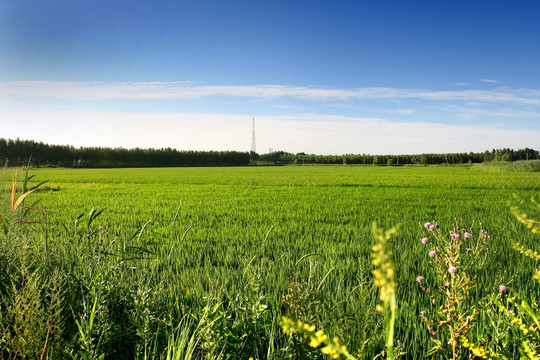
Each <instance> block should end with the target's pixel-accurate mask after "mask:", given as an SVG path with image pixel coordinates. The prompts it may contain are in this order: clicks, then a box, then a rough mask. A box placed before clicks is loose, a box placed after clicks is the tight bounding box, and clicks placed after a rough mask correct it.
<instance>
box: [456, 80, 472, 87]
mask: <svg viewBox="0 0 540 360" xmlns="http://www.w3.org/2000/svg"><path fill="white" fill-rule="evenodd" d="M456 86H469V83H468V82H465V81H460V82H457V83H456Z"/></svg>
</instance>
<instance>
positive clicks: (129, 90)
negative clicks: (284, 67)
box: [0, 81, 540, 105]
mask: <svg viewBox="0 0 540 360" xmlns="http://www.w3.org/2000/svg"><path fill="white" fill-rule="evenodd" d="M0 95H1V96H3V97H18V98H30V99H31V98H44V99H47V98H49V99H50V98H52V99H55V98H56V99H65V100H106V99H133V100H136V99H194V98H201V97H210V96H231V97H245V98H254V99H265V98H267V99H271V98H277V97H292V98H298V99H305V100H313V101H324V100H351V99H353V100H366V99H423V100H445V101H481V102H511V103H519V104H530V105H540V89H508V88H498V89H496V90H460V91H432V90H421V89H405V88H381V87H373V88H354V89H332V88H320V87H319V88H316V87H297V86H296V87H295V86H285V85H230V86H220V85H201V84H195V83H191V82H144V83H120V84H106V83H84V82H50V81H13V82H0Z"/></svg>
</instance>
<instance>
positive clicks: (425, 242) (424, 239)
mask: <svg viewBox="0 0 540 360" xmlns="http://www.w3.org/2000/svg"><path fill="white" fill-rule="evenodd" d="M427 243H428V238H426V237H425V238H422V244H424V245H426V244H427Z"/></svg>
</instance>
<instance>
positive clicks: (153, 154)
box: [0, 138, 540, 168]
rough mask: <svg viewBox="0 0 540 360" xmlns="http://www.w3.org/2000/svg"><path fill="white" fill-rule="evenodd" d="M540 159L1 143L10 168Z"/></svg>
mask: <svg viewBox="0 0 540 360" xmlns="http://www.w3.org/2000/svg"><path fill="white" fill-rule="evenodd" d="M533 159H540V156H539V151H538V150H534V149H529V148H525V149H520V150H513V149H508V148H504V149H492V150H491V151H489V150H486V151H485V152H480V153H473V152H469V153H449V154H417V155H367V154H361V155H360V154H345V155H315V154H306V153H303V152H301V153H296V154H294V153H289V152H285V151H274V152H271V153H268V154H257V153H254V152H241V151H186V150H176V149H172V148H161V149H153V148H148V149H141V148H133V149H125V148H109V147H79V148H76V147H73V146H70V145H50V144H45V143H43V142H36V141H33V140H20V139H16V140H12V139H3V138H0V160H2V162H3V164H7V165H8V166H21V165H24V164H27V163H28V161H30V162H31V165H32V166H37V167H80V168H103V167H157V166H163V167H166V166H246V165H292V164H296V165H302V164H303V165H308V164H327V165H338V164H350V165H409V164H423V165H427V164H467V163H469V164H471V163H480V162H489V161H516V160H533Z"/></svg>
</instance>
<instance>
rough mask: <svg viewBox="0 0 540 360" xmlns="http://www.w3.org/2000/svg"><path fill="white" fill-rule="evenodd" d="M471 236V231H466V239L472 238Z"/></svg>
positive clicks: (464, 235)
mask: <svg viewBox="0 0 540 360" xmlns="http://www.w3.org/2000/svg"><path fill="white" fill-rule="evenodd" d="M471 236H472V235H471V234H470V233H468V232H465V233H464V234H463V237H464V238H465V239H470V238H471Z"/></svg>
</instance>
